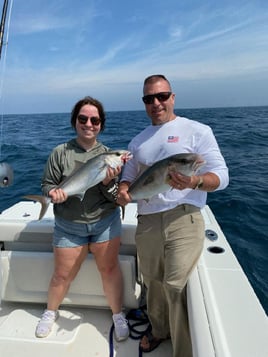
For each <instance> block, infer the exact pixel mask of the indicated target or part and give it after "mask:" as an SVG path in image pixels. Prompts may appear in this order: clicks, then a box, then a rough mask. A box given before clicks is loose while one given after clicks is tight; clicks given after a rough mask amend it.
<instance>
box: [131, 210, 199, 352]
mask: <svg viewBox="0 0 268 357" xmlns="http://www.w3.org/2000/svg"><path fill="white" fill-rule="evenodd" d="M204 231H205V227H204V221H203V217H202V215H201V213H200V209H199V208H197V207H195V206H192V205H188V204H183V205H180V206H177V207H176V208H174V209H171V210H168V211H165V212H160V213H155V214H149V215H142V216H138V227H137V232H136V244H137V250H138V255H139V259H140V268H141V272H142V274H143V278H144V283H145V285H146V287H147V310H148V316H149V320H150V322H151V325H152V334H153V335H154V336H155V337H158V338H167V337H169V336H170V337H171V341H172V346H173V357H191V356H192V347H191V339H190V332H189V325H188V314H187V303H186V283H187V280H188V278H189V275H190V273H191V272H192V270H193V268H194V267H195V266H196V264H197V261H198V259H199V257H200V254H201V252H202V249H203V244H204Z"/></svg>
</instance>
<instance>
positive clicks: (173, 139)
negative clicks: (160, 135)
mask: <svg viewBox="0 0 268 357" xmlns="http://www.w3.org/2000/svg"><path fill="white" fill-rule="evenodd" d="M178 141H179V137H178V136H174V135H170V136H168V140H167V142H168V143H177V142H178Z"/></svg>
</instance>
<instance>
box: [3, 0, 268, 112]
mask: <svg viewBox="0 0 268 357" xmlns="http://www.w3.org/2000/svg"><path fill="white" fill-rule="evenodd" d="M2 4H3V0H0V5H1V8H2ZM4 50H5V49H3V51H4ZM6 50H7V52H6V61H5V65H3V62H4V61H3V57H4V56H3V53H2V59H1V70H2V71H1V76H2V78H3V85H2V87H3V88H2V97H1V107H2V108H1V112H4V113H18V114H22V113H47V112H50V113H51V112H69V111H70V109H71V108H72V106H73V104H74V103H75V102H76V101H77V100H78V99H80V98H81V97H83V96H85V95H92V96H94V97H96V98H98V99H99V100H101V101H102V102H103V104H104V106H105V109H106V110H107V111H110V110H139V109H141V110H142V109H143V108H144V106H143V103H142V102H141V96H142V83H143V80H144V78H145V77H146V76H148V75H150V74H153V73H162V74H164V75H166V76H167V77H168V78H169V80H170V81H171V84H172V89H173V91H174V92H175V93H176V107H177V108H200V107H225V106H244V105H250V106H251V105H268V95H267V93H268V1H267V0H263V1H257V0H249V1H246V0H245V1H243V0H230V1H225V0H222V1H215V0H204V1H201V0H200V1H198V0H181V1H179V0H165V1H156V0H152V1H151V0H135V1H133V2H130V1H125V0H124V1H123V0H76V1H73V0H72V1H71V0H54V1H50V0H46V1H44V0H27V1H22V0H13V7H12V13H11V21H10V28H9V42H8V46H7V47H6ZM3 67H4V68H3Z"/></svg>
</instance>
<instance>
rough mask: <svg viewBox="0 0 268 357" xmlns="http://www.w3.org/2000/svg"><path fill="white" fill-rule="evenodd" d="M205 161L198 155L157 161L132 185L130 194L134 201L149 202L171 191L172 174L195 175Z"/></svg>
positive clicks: (189, 154) (170, 157)
mask: <svg viewBox="0 0 268 357" xmlns="http://www.w3.org/2000/svg"><path fill="white" fill-rule="evenodd" d="M204 163H205V161H204V160H203V159H202V157H201V156H200V155H198V154H194V153H183V154H176V155H172V156H169V157H167V158H165V159H163V160H160V161H157V162H156V163H155V164H153V165H152V166H150V167H148V168H147V169H145V171H144V172H143V173H142V174H141V175H140V176H139V177H138V178H137V179H136V180H135V181H134V182H133V183H132V184H131V185H130V187H129V189H128V193H129V194H130V196H131V197H132V199H133V200H140V199H145V200H149V199H150V198H151V197H153V196H154V195H157V194H159V193H163V192H166V191H168V190H170V189H171V186H170V185H169V181H170V179H171V177H170V172H179V173H181V174H182V175H185V176H192V175H194V174H195V173H196V172H197V171H198V169H199V168H200V167H201V166H202V165H204Z"/></svg>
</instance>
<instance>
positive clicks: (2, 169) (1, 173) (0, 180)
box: [0, 162, 13, 187]
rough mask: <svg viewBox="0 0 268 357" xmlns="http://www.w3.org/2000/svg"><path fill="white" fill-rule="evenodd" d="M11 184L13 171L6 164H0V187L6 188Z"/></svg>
mask: <svg viewBox="0 0 268 357" xmlns="http://www.w3.org/2000/svg"><path fill="white" fill-rule="evenodd" d="M12 183H13V169H12V167H11V166H10V165H9V164H7V163H6V162H0V187H7V186H10V185H12Z"/></svg>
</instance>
